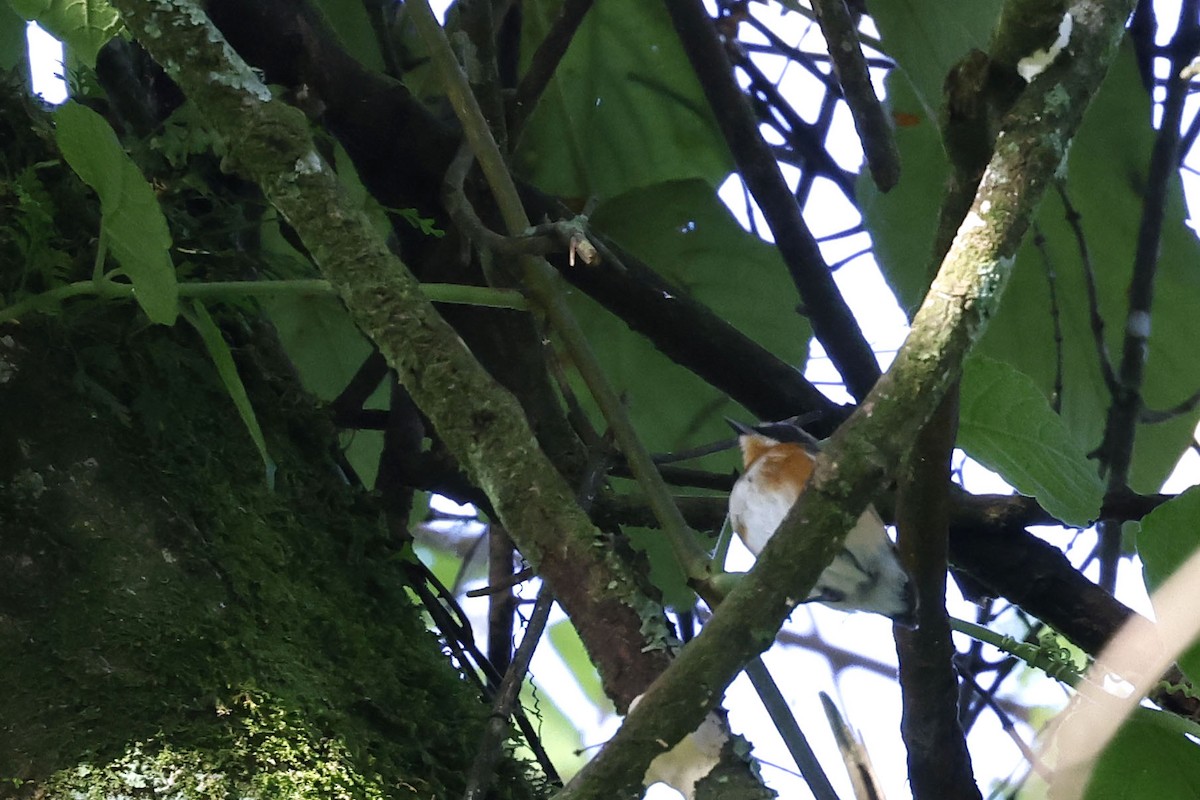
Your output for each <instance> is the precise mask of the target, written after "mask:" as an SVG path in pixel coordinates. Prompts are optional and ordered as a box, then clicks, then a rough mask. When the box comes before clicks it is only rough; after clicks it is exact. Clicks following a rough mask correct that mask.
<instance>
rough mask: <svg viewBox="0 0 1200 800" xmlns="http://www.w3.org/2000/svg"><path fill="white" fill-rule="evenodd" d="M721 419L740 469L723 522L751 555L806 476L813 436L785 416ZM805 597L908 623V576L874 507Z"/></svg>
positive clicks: (911, 617)
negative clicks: (733, 435)
mask: <svg viewBox="0 0 1200 800" xmlns="http://www.w3.org/2000/svg"><path fill="white" fill-rule="evenodd" d="M727 421H728V422H729V424H730V425H731V426H732V427H733V429H734V430H735V431H737V434H738V445H739V446H740V447H741V451H742V467H743V471H742V475H741V477H739V478H738V479H737V481H736V482H735V483H734V485H733V490H732V491H731V492H730V494H729V518H730V524H731V525H732V526H733V530H734V531H735V532H736V533H737V535H738V536H739V537H740V538H741V540H742V542H743V543H744V544H745V545H746V547H747V548H748V549H749V550H750V552H752V553H753V554H754V555H755V556H756V557H757V556H758V554H759V553H760V552H762V549H763V547H765V546H766V544H767V540H768V539H770V538H771V537H772V536H773V535H774V534H775V530H776V529H777V528H778V527H779V524H780V523H781V522H783V518H784V517H785V516H787V513H788V511H789V510H790V509H791V507H792V506H793V505H794V504H795V502H796V500H797V498H799V497H800V493H801V492H802V491H804V487H805V485H806V484H807V483H808V480H809V478H811V477H812V474H813V469H814V467H815V465H816V456H817V452H818V447H819V442H818V441H817V440H816V439H815V438H814V437H813V436H812V435H810V434H809V433H808V432H807V431H805V430H804V429H803V428H801V427H800V426H799V425H796V424H795V423H793V422H792V421H784V422H767V423H762V424H759V425H754V426H749V425H744V424H742V423H740V422H738V421H736V420H732V419H727ZM808 600H809V601H816V602H820V603H824V604H825V605H828V606H833V607H834V608H839V609H843V610H847V611H871V612H875V613H877V614H882V615H884V616H885V617H890V618H891V619H892V620H894V621H896V622H897V623H899V624H901V625H904V626H906V627H910V628H911V627H915V623H916V611H917V602H916V592H915V589H914V586H913V582H912V578H911V577H910V576H909V574H908V571H907V570H906V569H905V568H904V565H903V564H901V563H900V556H899V554H898V553H897V552H896V546H895V545H894V544H893V543H892V540H891V538H889V537H888V533H887V527H886V526H885V525H884V524H883V520H882V519H880V517H879V513H878V512H877V511H876V510H875V508H874V506H868V507H867V510H866V511H864V512H863V513H862V515H861V516H860V517H859V518H858V522H857V523H855V525H854V528H853V529H852V530H851V531H850V533H848V534H847V535H846V540H845V542H844V544H843V546H842V549H841V551H840V552H839V553H838V554H837V555H836V556H835V557H834V559H833V562H832V563H831V564H830V565H829V566H828V567H826V568H825V571H824V572H822V573H821V575H820V577H819V578H817V583H816V586H814V587H813V590H812V593H811V594H810V595H809V597H808ZM806 602H807V601H806Z"/></svg>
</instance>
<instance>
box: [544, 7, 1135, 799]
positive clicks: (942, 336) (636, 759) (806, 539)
mask: <svg viewBox="0 0 1200 800" xmlns="http://www.w3.org/2000/svg"><path fill="white" fill-rule="evenodd" d="M1073 10H1074V11H1075V12H1076V14H1077V16H1076V19H1075V25H1076V27H1075V33H1074V36H1073V38H1072V45H1073V52H1072V56H1073V57H1072V58H1071V59H1070V61H1069V62H1063V63H1058V64H1055V65H1054V66H1052V67H1051V68H1050V69H1049V70H1047V71H1046V72H1045V73H1043V75H1042V76H1041V77H1040V78H1039V79H1038V80H1036V81H1034V82H1033V83H1032V84H1031V85H1030V86H1029V88H1028V89H1027V90H1026V91H1025V93H1024V94H1023V95H1022V96H1021V98H1020V99H1019V100H1018V102H1017V105H1016V106H1015V107H1014V109H1013V111H1012V113H1010V114H1009V116H1008V118H1007V120H1006V123H1005V125H1004V127H1003V130H1002V131H1001V134H1000V136H999V137H998V142H999V144H998V146H997V149H996V153H995V155H994V156H993V157H992V159H991V162H990V163H989V166H988V169H987V171H986V172H985V173H984V177H983V180H982V182H981V183H980V187H979V190H978V192H977V193H976V196H975V202H974V204H973V205H972V208H971V211H970V213H969V215H968V216H967V222H965V223H964V225H963V226H962V228H961V230H960V231H959V235H958V236H957V237H956V238H955V241H954V245H953V246H952V247H951V249H950V252H949V253H948V254H947V256H946V258H945V260H944V261H943V262H942V267H941V270H940V271H939V273H938V277H937V279H936V280H935V281H934V283H933V286H932V287H931V290H930V292H929V294H928V295H927V296H926V298H925V302H924V303H923V304H922V306H921V309H920V310H919V311H918V312H917V315H916V317H915V318H914V320H913V326H912V332H911V333H910V335H909V338H908V340H907V341H906V342H905V344H904V347H903V348H901V350H900V352H899V353H898V354H897V357H896V360H895V362H894V363H893V365H892V368H891V369H890V370H889V372H888V373H887V375H885V376H884V377H883V378H882V379H881V380H880V381H879V383H878V384H877V385H876V386H875V388H874V389H873V390H872V392H871V394H870V396H869V397H867V398H866V399H865V400H864V401H863V402H862V403H861V404H860V406H859V408H858V410H856V411H855V413H854V414H853V415H852V416H851V417H850V419H849V420H847V422H846V423H845V424H844V425H843V426H842V427H841V428H840V429H839V430H838V432H837V433H836V434H834V436H833V438H832V439H831V440H830V442H829V446H828V447H827V449H826V450H825V451H824V452H823V453H822V455H821V457H820V459H819V460H818V462H817V468H816V472H815V474H814V476H813V478H812V479H811V481H810V482H809V488H808V491H806V492H805V493H804V494H803V495H802V496H801V498H800V500H799V502H798V503H797V504H796V506H795V507H794V508H793V509H792V511H791V512H790V513H789V514H788V516H787V518H786V519H785V520H784V522H783V524H782V525H781V527H780V529H779V531H778V532H777V533H776V534H775V536H774V537H773V538H772V539H771V540H770V541H769V542H768V543H767V546H766V547H765V548H764V550H763V551H762V553H761V555H760V556H759V559H758V563H757V564H756V565H755V567H754V569H753V570H752V571H751V572H750V573H749V574H748V575H746V577H745V578H744V579H743V580H742V581H741V582H740V583H738V585H737V586H736V587H735V588H734V589H733V591H731V592H730V593H729V595H728V596H727V597H726V599H725V601H724V602H723V603H721V605H720V607H719V608H718V609H717V611H716V613H714V615H713V617H712V620H711V621H710V622H709V624H708V625H706V626H705V628H704V630H703V631H701V633H700V635H699V636H697V637H696V638H695V639H694V640H692V642H690V643H689V644H688V646H687V647H685V648H684V650H683V652H682V653H681V654H680V656H679V657H678V658H677V659H676V660H675V661H674V662H673V663H672V664H671V666H670V667H669V668H668V669H667V671H666V672H665V673H664V674H663V675H662V676H661V677H660V678H659V679H658V680H657V681H655V683H654V684H653V685H652V686H651V687H650V689H649V690H648V691H647V692H646V694H645V695H644V696H643V697H642V700H641V702H640V703H639V704H638V706H637V708H636V709H635V710H634V711H633V712H632V713H631V714H630V715H629V716H628V717H626V719H625V724H624V725H623V726H622V727H621V729H620V730H619V731H618V732H617V734H616V736H615V737H614V738H613V739H612V740H611V741H610V742H609V745H608V747H607V748H606V749H605V750H604V751H602V752H601V753H600V754H599V755H598V756H597V757H596V758H595V759H594V760H593V761H591V762H590V763H589V764H588V765H587V766H586V767H584V769H583V770H582V771H581V772H580V773H579V774H578V775H576V777H575V779H574V780H573V781H572V782H571V783H570V784H569V785H568V786H567V788H566V789H564V790H563V791H562V792H561V793H560V794H559V795H558V797H559V798H560V800H568V799H569V800H581V799H582V798H589V799H590V798H611V797H614V796H617V797H624V796H628V794H629V792H630V790H631V788H632V787H633V786H634V785H635V784H636V783H637V781H638V780H640V778H641V776H642V775H643V774H644V772H645V769H646V767H647V765H648V764H649V763H650V761H651V760H652V759H653V758H654V757H655V756H656V755H657V754H658V753H661V752H662V751H663V750H664V749H666V748H669V747H671V746H672V745H673V744H674V743H675V742H677V741H679V740H680V739H682V738H683V737H684V736H685V735H686V734H688V733H689V732H690V731H692V730H694V729H695V728H696V727H697V726H698V725H699V724H700V722H701V720H702V719H703V718H704V714H705V713H706V712H707V711H708V709H710V708H711V707H712V706H713V705H714V704H715V703H716V702H717V701H719V700H720V697H721V695H722V693H723V692H724V689H725V687H726V686H728V684H729V681H730V680H732V678H733V677H734V675H736V674H737V672H738V670H739V669H741V667H742V665H743V664H744V663H745V662H746V661H747V660H748V659H749V658H750V657H752V656H754V655H756V654H757V653H760V652H762V651H763V650H764V649H765V648H766V647H768V646H769V645H770V643H771V641H772V640H773V638H774V633H775V631H776V630H778V628H779V625H780V624H781V623H782V622H783V620H784V619H786V617H787V615H788V614H789V613H790V612H791V611H792V609H793V608H794V607H795V603H796V600H795V598H800V597H804V596H806V594H807V593H808V591H809V589H810V588H811V587H812V585H813V583H814V582H815V581H816V578H817V576H818V574H819V573H820V572H821V570H823V569H824V568H825V566H826V565H827V564H829V562H830V561H831V559H832V558H833V555H834V553H835V552H836V551H837V548H838V547H840V546H841V541H842V539H843V538H844V537H845V533H846V531H848V530H849V529H850V527H851V526H852V524H853V522H854V521H855V519H856V518H857V516H858V514H859V513H860V512H861V511H862V509H863V508H864V507H865V506H866V505H867V503H868V502H870V501H871V499H872V498H873V496H874V495H875V494H877V493H878V492H879V490H880V489H881V488H882V486H883V485H884V483H885V481H886V478H887V476H888V475H890V474H892V473H894V471H895V469H896V467H897V465H898V464H899V462H900V459H901V458H902V457H903V455H904V453H905V452H906V451H907V450H908V449H909V448H910V447H911V446H912V443H913V441H914V440H915V438H916V436H917V433H918V431H920V429H921V428H922V427H923V426H924V424H925V423H926V422H927V421H928V419H929V418H930V416H931V415H932V414H933V412H934V410H935V408H936V407H937V405H938V403H939V402H940V401H941V399H942V397H943V396H944V394H945V392H946V390H947V388H948V387H949V386H950V384H951V383H953V382H954V380H956V379H957V378H958V376H959V375H960V374H961V366H962V360H963V358H964V357H965V355H966V353H967V351H968V350H969V349H970V348H971V346H972V345H973V344H974V342H975V341H976V340H977V339H978V337H979V336H980V334H981V333H982V331H983V329H984V327H985V326H986V323H987V320H988V319H989V318H990V316H991V315H992V314H993V313H994V311H995V308H996V306H997V304H998V302H999V293H1000V291H1001V290H1002V288H1003V286H1004V284H1005V283H1006V281H1007V279H1008V277H1009V273H1010V271H1011V265H1012V263H1013V260H1014V258H1015V254H1016V251H1017V248H1018V247H1019V246H1020V243H1021V239H1022V237H1023V235H1024V233H1025V231H1026V230H1027V229H1028V227H1029V224H1030V222H1031V220H1032V217H1033V213H1034V211H1035V209H1036V208H1037V206H1038V203H1039V202H1040V200H1041V199H1042V196H1043V194H1044V193H1045V188H1046V185H1047V183H1048V182H1049V180H1050V179H1051V177H1052V176H1053V174H1054V172H1055V170H1057V169H1058V166H1059V164H1060V163H1061V162H1062V159H1063V157H1064V155H1065V148H1066V147H1067V145H1068V144H1069V142H1070V141H1071V139H1072V137H1073V136H1074V134H1075V132H1076V130H1077V129H1078V126H1079V123H1080V121H1081V119H1082V114H1083V110H1084V109H1085V108H1086V106H1087V104H1088V102H1089V100H1090V99H1091V97H1092V96H1093V95H1094V94H1095V91H1096V88H1097V86H1099V84H1100V81H1101V79H1102V78H1103V76H1104V74H1105V73H1106V72H1107V70H1108V66H1109V64H1110V63H1111V61H1112V58H1113V56H1114V55H1115V53H1116V45H1117V42H1118V40H1119V37H1120V35H1121V33H1122V31H1123V26H1124V22H1125V20H1126V18H1127V16H1128V14H1129V12H1130V11H1131V10H1132V5H1131V2H1130V0H1095V2H1079V3H1076V5H1075V6H1074V8H1073Z"/></svg>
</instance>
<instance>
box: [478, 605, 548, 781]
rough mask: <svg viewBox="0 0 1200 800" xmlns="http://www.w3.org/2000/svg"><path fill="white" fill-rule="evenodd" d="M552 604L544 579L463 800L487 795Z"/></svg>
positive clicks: (482, 739)
mask: <svg viewBox="0 0 1200 800" xmlns="http://www.w3.org/2000/svg"><path fill="white" fill-rule="evenodd" d="M553 606H554V595H553V594H552V593H551V591H550V584H547V583H543V584H542V588H541V590H540V591H538V596H537V602H536V603H535V604H534V607H533V614H532V615H531V616H530V618H529V624H528V625H527V626H526V628H525V635H524V636H522V637H521V645H520V647H518V648H517V652H516V655H514V656H513V660H512V664H510V665H509V668H508V672H506V673H505V674H504V680H502V681H501V682H500V688H499V689H498V690H497V691H496V698H495V700H494V701H493V702H492V715H491V717H489V718H488V721H487V726H486V727H485V729H484V734H483V737H482V738H481V740H480V742H479V747H478V750H477V753H478V755H476V757H475V762H474V763H473V764H471V771H470V773H469V774H468V775H467V789H466V791H465V792H464V793H463V798H464V800H478V799H479V798H482V797H485V796H486V795H487V791H488V788H489V787H490V786H491V782H492V776H493V774H494V772H495V769H496V764H497V763H499V760H500V756H501V754H502V753H503V752H504V750H503V748H502V747H501V746H500V743H501V742H503V741H504V738H505V734H506V733H507V732H508V718H509V716H511V714H512V711H513V708H514V707H515V706H516V701H517V696H518V694H519V693H520V691H521V684H522V682H523V681H524V680H525V673H526V672H527V671H528V670H529V661H530V659H532V658H533V651H534V650H535V649H536V648H537V643H538V640H540V639H541V638H542V631H543V630H545V628H546V622H547V620H549V618H550V609H551V608H553Z"/></svg>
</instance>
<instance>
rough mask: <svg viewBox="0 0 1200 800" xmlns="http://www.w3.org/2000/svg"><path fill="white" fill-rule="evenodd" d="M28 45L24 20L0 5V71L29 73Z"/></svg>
mask: <svg viewBox="0 0 1200 800" xmlns="http://www.w3.org/2000/svg"><path fill="white" fill-rule="evenodd" d="M28 57H29V43H28V41H27V40H26V38H25V20H24V19H22V18H21V17H20V16H18V15H17V14H16V13H14V12H13V10H12V9H11V8H9V7H7V6H4V5H2V4H0V70H12V69H16V68H17V65H18V64H19V65H21V66H22V69H21V74H23V75H27V74H28V72H29V66H28V65H29V62H28Z"/></svg>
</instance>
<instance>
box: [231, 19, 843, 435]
mask: <svg viewBox="0 0 1200 800" xmlns="http://www.w3.org/2000/svg"><path fill="white" fill-rule="evenodd" d="M208 9H209V13H210V14H212V15H213V18H214V21H215V22H216V23H217V24H218V26H219V27H220V28H221V29H222V31H223V32H225V33H226V35H227V36H228V37H229V38H230V41H231V43H232V44H233V45H234V47H235V48H237V49H238V51H239V53H241V54H243V56H244V57H245V58H247V60H249V61H251V63H253V64H254V65H255V67H257V68H259V69H261V70H263V72H264V73H265V74H266V76H267V79H268V80H269V81H270V82H271V83H279V84H283V85H285V86H288V87H290V88H292V89H299V88H300V87H301V86H303V87H304V88H305V89H306V90H307V92H308V93H309V94H310V95H311V96H312V97H314V98H316V99H318V100H319V101H320V103H321V105H322V106H323V107H324V108H325V112H324V113H323V114H322V116H321V122H322V123H323V124H325V125H326V126H327V127H328V129H329V131H330V132H331V133H332V134H333V135H334V136H336V137H337V139H338V141H339V142H341V144H342V145H343V146H344V147H345V148H346V151H347V153H349V155H350V158H351V159H352V160H353V162H354V165H355V168H356V170H357V172H358V174H359V176H360V177H361V178H362V180H363V182H364V184H365V185H366V186H367V188H368V190H369V191H370V192H371V194H372V195H373V196H374V197H375V198H376V199H377V200H378V201H379V202H380V203H381V204H382V205H384V206H385V207H389V208H406V207H415V208H417V209H419V210H421V212H422V213H423V214H426V215H429V216H433V217H435V218H437V219H438V220H440V221H442V222H445V220H446V215H445V214H444V213H442V211H441V209H440V205H441V199H440V194H441V192H440V187H441V185H442V179H443V176H444V175H445V172H446V169H447V167H448V165H449V164H450V162H451V160H452V158H453V157H454V154H455V152H456V150H457V148H458V145H459V137H458V136H457V134H456V133H455V132H454V131H453V130H452V129H450V128H449V127H448V126H447V125H446V123H445V122H444V121H442V120H440V119H438V118H436V117H434V116H432V115H431V114H430V113H429V111H428V110H427V109H425V108H424V107H423V106H422V105H421V104H420V103H419V102H418V101H417V100H416V99H415V98H414V97H413V96H412V95H411V93H409V91H408V89H407V88H406V87H405V86H404V85H403V84H402V83H399V82H397V81H393V80H390V79H388V78H386V77H384V76H381V75H379V74H378V73H375V72H372V71H371V70H368V69H365V68H364V67H363V66H362V65H361V64H359V63H358V62H357V61H355V60H354V59H353V58H351V57H350V56H349V55H348V54H347V53H346V52H345V51H344V50H343V49H342V48H341V46H340V45H339V44H338V41H337V39H336V37H334V36H333V35H332V34H331V32H330V31H329V29H328V27H327V26H325V24H324V23H323V22H322V20H321V17H320V16H319V15H318V14H316V13H315V12H314V11H313V10H312V8H311V7H310V6H309V4H308V3H307V2H305V1H304V0H286V2H285V1H284V0H236V1H235V0H209V3H208ZM264 28H269V29H270V30H272V31H274V32H275V35H274V36H272V37H264V36H261V35H260V31H261V30H263V29H264ZM520 188H521V193H522V200H523V201H524V204H525V207H526V208H527V209H528V211H529V214H530V216H531V217H533V218H535V219H540V218H542V217H543V216H545V217H549V218H551V219H564V218H569V217H571V216H573V214H572V213H571V212H570V211H568V210H566V209H565V207H564V206H563V205H562V204H561V203H559V202H558V200H557V199H555V198H552V197H549V196H547V195H545V194H542V193H541V192H538V191H537V190H535V189H532V188H530V187H528V186H522V187H520ZM406 227H408V226H407V225H400V226H397V227H396V228H395V230H396V233H397V235H398V236H399V237H401V241H402V242H406V239H405V237H407V236H409V231H406V230H405V228H406ZM410 230H411V229H410ZM602 241H603V240H602ZM605 244H606V246H607V249H608V251H609V252H611V253H612V254H613V255H614V258H613V259H611V263H608V264H607V265H604V266H602V267H601V268H598V269H586V270H581V269H570V268H569V267H568V265H567V259H566V258H565V257H562V256H554V255H552V256H551V257H550V261H551V263H552V264H553V265H554V266H555V268H557V269H558V270H559V271H560V272H561V273H562V274H563V276H564V277H565V278H566V279H567V280H568V281H570V282H571V283H572V284H573V285H575V286H576V287H578V288H579V289H581V290H582V291H584V292H586V293H587V294H588V295H590V296H591V297H592V298H594V299H595V300H596V301H597V302H599V303H600V304H601V305H603V306H604V307H605V308H607V309H608V310H609V311H610V312H611V313H613V314H614V315H616V316H617V317H619V318H621V319H622V320H623V321H624V322H625V323H626V324H627V325H629V326H630V328H631V329H633V330H634V331H636V332H638V333H640V334H642V335H643V336H646V337H647V338H648V339H649V340H650V341H651V343H653V344H654V346H655V347H657V348H658V349H659V350H660V351H661V352H662V353H663V354H664V355H666V356H667V357H668V358H670V359H671V360H673V361H675V362H676V363H678V364H680V365H681V366H683V367H685V368H686V369H689V370H691V371H692V372H694V373H695V374H696V375H698V376H700V377H701V378H702V379H704V380H705V381H707V382H708V383H709V384H711V385H712V386H713V387H715V388H716V389H718V390H720V391H723V392H725V393H726V394H728V395H729V396H730V397H731V398H733V399H734V400H736V401H737V402H739V403H741V404H742V405H744V406H745V407H746V408H747V409H748V410H749V411H750V412H751V413H752V414H754V415H755V416H757V417H759V418H760V419H785V418H787V417H790V416H794V415H796V414H803V413H805V412H809V411H814V410H816V411H823V412H825V413H826V415H827V416H826V418H825V419H823V420H821V421H819V422H815V423H813V425H812V429H813V431H814V433H817V434H819V435H827V434H828V433H830V432H832V430H833V428H834V427H836V425H837V424H838V423H839V422H841V420H842V419H844V418H845V416H846V414H847V413H848V410H847V409H845V408H843V407H842V406H840V405H838V404H836V403H833V402H832V401H830V400H829V399H828V398H827V397H825V396H824V395H823V394H822V393H821V392H820V390H818V389H817V388H816V387H815V386H813V385H812V384H811V383H809V382H808V381H807V380H805V379H804V376H803V375H802V374H801V373H800V372H799V371H798V370H797V369H795V367H794V366H792V365H790V364H786V363H784V362H783V361H781V360H780V359H778V358H777V357H775V356H774V355H773V354H771V353H769V352H767V351H766V350H764V349H763V348H762V347H760V346H759V345H758V344H756V343H755V342H753V341H752V340H751V339H749V338H748V337H746V336H745V335H744V334H742V333H740V332H739V331H737V330H736V329H735V328H733V327H732V326H731V325H729V323H727V322H726V321H725V320H723V319H721V318H720V317H719V316H717V315H716V314H714V313H713V312H712V311H711V310H710V309H709V308H707V307H706V306H704V305H703V304H702V303H699V302H697V301H696V300H694V299H692V298H691V297H689V296H688V293H687V292H685V291H682V290H681V289H680V288H679V287H677V286H675V285H674V284H672V283H670V282H669V281H667V280H665V279H663V278H662V277H661V276H660V275H658V274H657V273H655V272H654V271H653V270H651V269H650V268H649V267H647V266H646V265H645V264H643V263H642V262H641V261H639V260H638V259H636V258H635V257H633V256H632V255H631V254H629V253H627V252H625V251H623V250H622V249H621V248H619V247H617V246H616V245H614V244H612V243H611V242H607V243H605ZM427 247H428V243H427V242H424V241H416V242H411V241H407V242H406V244H405V251H404V252H406V253H408V252H413V253H415V254H418V255H419V254H420V253H421V251H422V249H423V248H427ZM442 260H444V258H443V259H442ZM471 344H472V347H473V348H475V347H477V344H476V343H475V342H471Z"/></svg>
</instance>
